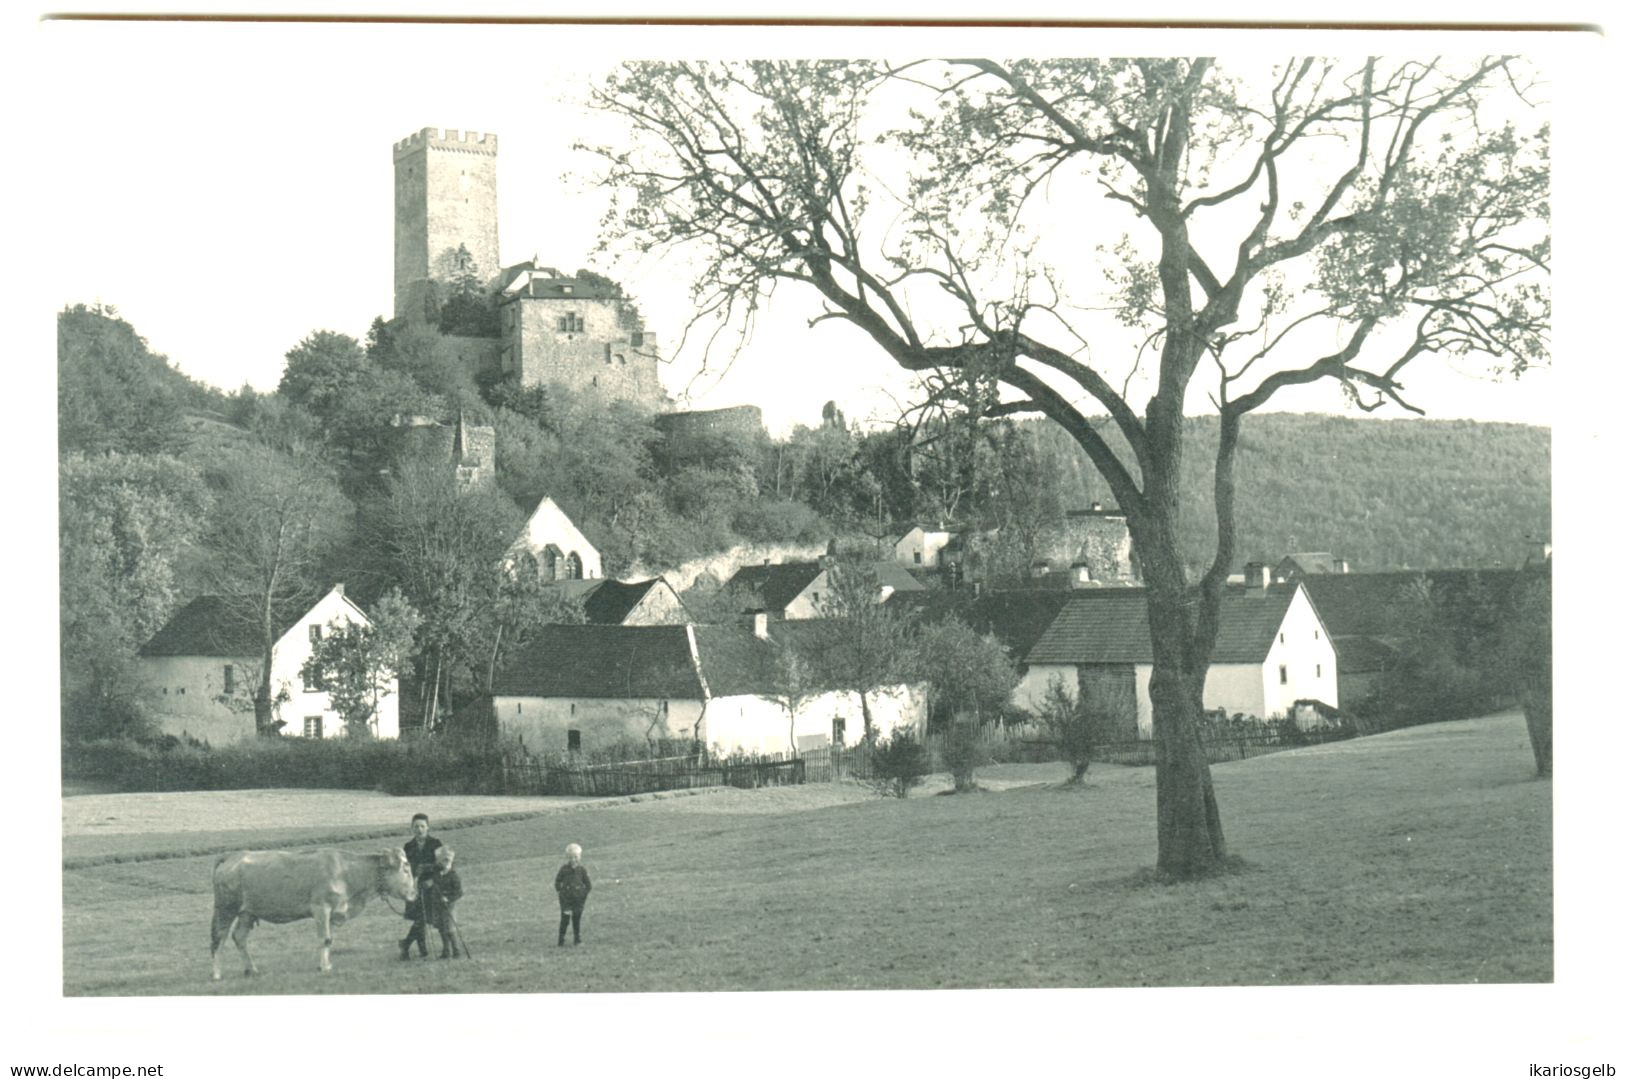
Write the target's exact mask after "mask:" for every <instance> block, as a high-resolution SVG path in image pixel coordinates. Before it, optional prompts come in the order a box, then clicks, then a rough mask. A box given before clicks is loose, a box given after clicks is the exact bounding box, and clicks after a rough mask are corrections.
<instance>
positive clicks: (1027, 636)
mask: <svg viewBox="0 0 1625 1079" xmlns="http://www.w3.org/2000/svg"><path fill="white" fill-rule="evenodd" d="M1071 598H1072V593H1071V592H1070V591H1060V590H1059V589H1019V590H1011V591H1002V592H983V593H982V594H981V595H976V594H974V593H972V592H971V591H970V590H969V589H958V590H955V591H952V592H948V591H935V592H932V591H924V592H899V593H897V594H896V595H894V596H892V598H891V599H889V600H887V601H886V602H887V603H888V604H890V605H891V606H894V607H897V608H898V609H899V610H902V611H904V612H909V613H912V614H913V615H914V616H915V617H917V618H918V619H919V620H920V621H922V622H927V623H932V624H935V623H938V622H943V621H945V620H947V619H949V618H958V619H959V620H960V621H961V622H964V623H965V624H966V625H967V626H969V627H970V628H971V629H973V630H975V631H976V632H977V633H991V634H992V635H993V637H994V638H995V639H996V640H997V641H998V642H999V643H1000V644H1002V645H1004V647H1005V648H1006V649H1008V650H1009V652H1010V654H1011V655H1012V656H1013V657H1015V658H1016V659H1017V660H1021V659H1022V658H1023V657H1024V656H1025V655H1026V654H1027V652H1028V651H1029V650H1030V649H1031V648H1032V646H1033V645H1035V644H1037V643H1038V639H1039V638H1040V637H1042V636H1043V635H1044V631H1045V630H1047V629H1049V627H1050V624H1051V623H1052V622H1054V621H1055V616H1056V615H1058V614H1060V613H1061V609H1062V608H1063V607H1065V606H1066V601H1067V600H1069V599H1071Z"/></svg>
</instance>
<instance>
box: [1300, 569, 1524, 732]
mask: <svg viewBox="0 0 1625 1079" xmlns="http://www.w3.org/2000/svg"><path fill="white" fill-rule="evenodd" d="M1521 573H1522V571H1520V570H1516V569H1433V570H1402V571H1396V572H1387V573H1341V572H1333V573H1319V574H1308V575H1306V576H1304V577H1303V578H1302V582H1303V586H1304V587H1305V588H1307V589H1308V590H1309V594H1310V596H1311V597H1313V599H1314V601H1315V609H1316V610H1317V611H1319V612H1320V616H1321V618H1322V619H1323V620H1324V621H1325V624H1326V631H1327V633H1328V634H1330V636H1331V638H1332V644H1333V645H1334V646H1335V647H1336V648H1337V660H1338V677H1339V679H1340V682H1339V689H1340V691H1341V693H1342V697H1343V700H1344V701H1345V702H1347V703H1348V704H1349V705H1350V706H1354V705H1357V704H1359V702H1361V701H1362V700H1365V699H1366V698H1368V697H1370V696H1372V695H1373V694H1375V693H1376V692H1377V690H1378V689H1379V687H1380V686H1381V684H1382V681H1383V677H1384V675H1385V674H1387V672H1389V671H1390V670H1392V669H1393V668H1394V667H1395V666H1396V665H1397V664H1398V663H1399V661H1400V658H1401V653H1402V651H1403V650H1404V649H1405V648H1406V647H1407V645H1408V644H1409V643H1410V642H1411V641H1413V640H1414V639H1415V637H1416V634H1417V633H1418V632H1438V631H1439V629H1440V628H1441V627H1447V628H1448V631H1455V632H1463V633H1474V632H1476V633H1478V634H1480V635H1483V634H1488V633H1492V632H1494V629H1492V628H1491V627H1499V626H1500V625H1502V624H1504V623H1505V622H1506V620H1507V619H1509V618H1510V617H1512V616H1511V614H1510V613H1509V612H1508V611H1507V610H1506V607H1507V606H1508V605H1509V604H1510V603H1511V602H1512V600H1513V597H1514V596H1515V595H1516V593H1517V588H1516V585H1517V583H1518V581H1519V579H1520V576H1521ZM1429 608H1431V612H1430V611H1429ZM1422 627H1427V628H1425V629H1423V628H1422Z"/></svg>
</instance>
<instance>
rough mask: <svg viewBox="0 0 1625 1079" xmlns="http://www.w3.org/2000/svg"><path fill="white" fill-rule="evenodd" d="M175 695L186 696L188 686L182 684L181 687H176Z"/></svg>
mask: <svg viewBox="0 0 1625 1079" xmlns="http://www.w3.org/2000/svg"><path fill="white" fill-rule="evenodd" d="M175 696H177V697H184V696H186V687H185V686H181V687H179V688H177V689H176V690H175Z"/></svg>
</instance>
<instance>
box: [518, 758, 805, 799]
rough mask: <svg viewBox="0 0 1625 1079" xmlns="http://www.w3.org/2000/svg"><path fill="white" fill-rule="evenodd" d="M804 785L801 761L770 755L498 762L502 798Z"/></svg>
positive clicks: (588, 795)
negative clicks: (592, 761)
mask: <svg viewBox="0 0 1625 1079" xmlns="http://www.w3.org/2000/svg"><path fill="white" fill-rule="evenodd" d="M806 781H807V767H806V762H805V761H803V760H801V759H800V758H795V757H787V756H782V755H772V754H763V755H759V756H749V757H743V756H736V757H727V758H720V757H712V756H710V755H709V754H705V753H695V754H690V755H687V756H681V757H660V758H653V759H649V760H627V761H614V762H611V763H606V764H576V763H574V762H571V761H568V760H562V761H561V760H543V759H540V758H536V757H519V758H515V757H509V758H504V760H503V762H502V776H501V787H502V791H503V793H504V794H542V795H550V794H568V795H576V796H586V797H607V796H610V795H629V794H649V793H651V792H654V791H670V790H688V789H692V788H696V787H741V788H747V789H748V788H755V787H777V786H784V785H787V784H796V783H805V782H806Z"/></svg>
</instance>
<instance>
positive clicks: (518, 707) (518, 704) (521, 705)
mask: <svg viewBox="0 0 1625 1079" xmlns="http://www.w3.org/2000/svg"><path fill="white" fill-rule="evenodd" d="M513 712H514V715H516V716H522V715H524V714H525V702H524V701H515V702H514V705H513Z"/></svg>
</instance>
